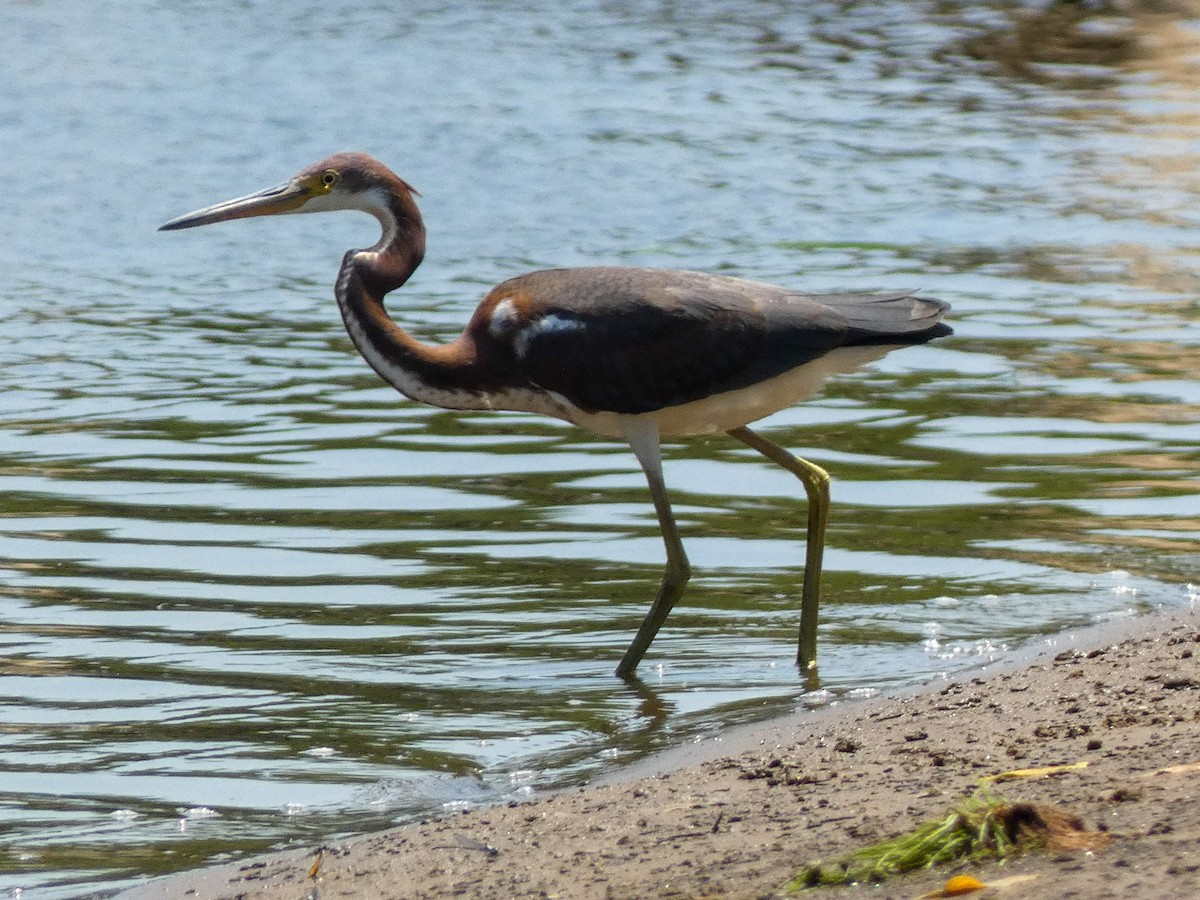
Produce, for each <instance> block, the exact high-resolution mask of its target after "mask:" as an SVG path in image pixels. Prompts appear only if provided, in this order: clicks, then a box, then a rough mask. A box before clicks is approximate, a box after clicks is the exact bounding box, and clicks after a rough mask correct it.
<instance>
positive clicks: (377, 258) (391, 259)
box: [336, 247, 491, 409]
mask: <svg viewBox="0 0 1200 900" xmlns="http://www.w3.org/2000/svg"><path fill="white" fill-rule="evenodd" d="M419 262H420V256H419V254H418V255H416V256H413V255H411V254H408V255H406V254H404V253H402V252H390V251H389V250H388V248H386V247H385V248H384V249H383V250H382V251H381V250H376V249H372V250H360V251H353V250H352V251H351V252H349V253H347V254H346V257H345V259H344V260H343V261H342V268H341V271H340V272H339V274H338V281H337V289H336V294H337V300H338V307H339V308H340V310H341V313H342V321H343V322H345V324H346V331H347V332H348V333H349V335H350V340H352V341H353V342H354V346H355V347H356V348H357V349H358V352H359V353H361V354H362V356H363V358H364V359H365V360H366V361H367V362H368V363H370V365H371V368H373V369H374V370H375V371H376V372H377V373H379V375H380V377H381V378H383V379H384V381H386V382H388V383H389V384H390V385H392V386H393V387H394V388H396V390H398V391H400V393H402V394H404V395H405V396H406V397H409V398H411V399H413V400H417V401H419V402H421V403H428V404H431V405H433V406H441V407H446V408H451V409H484V408H487V407H489V406H490V405H491V404H490V401H489V400H488V392H487V390H486V388H485V387H484V386H483V385H481V384H479V383H478V382H479V367H478V366H477V365H476V360H475V348H474V346H473V344H472V343H471V342H470V340H469V339H468V338H467V337H466V336H464V337H460V338H459V339H458V340H457V341H454V342H453V343H450V344H446V345H444V346H436V345H431V344H424V343H422V342H421V341H418V340H417V339H416V338H414V337H413V336H412V335H411V334H409V333H408V332H407V331H405V330H404V329H403V328H401V327H400V326H399V325H397V324H396V323H395V322H394V321H392V319H391V317H390V316H388V314H387V310H386V308H385V307H384V302H383V301H384V294H385V293H386V292H387V290H390V289H391V288H393V287H399V286H400V285H402V284H404V282H405V281H407V280H408V277H409V276H410V275H411V274H412V272H413V270H414V269H416V267H417V263H419Z"/></svg>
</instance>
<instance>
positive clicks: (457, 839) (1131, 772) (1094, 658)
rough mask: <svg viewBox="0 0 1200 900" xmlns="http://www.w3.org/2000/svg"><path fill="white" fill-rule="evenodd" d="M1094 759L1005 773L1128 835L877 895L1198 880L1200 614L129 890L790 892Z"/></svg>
mask: <svg viewBox="0 0 1200 900" xmlns="http://www.w3.org/2000/svg"><path fill="white" fill-rule="evenodd" d="M1081 761H1086V762H1087V766H1086V767H1085V768H1075V769H1071V770H1069V771H1065V772H1061V773H1060V774H1056V775H1052V776H1049V777H1043V778H1038V779H1024V778H1023V779H1019V780H1013V781H1008V782H1005V783H1003V784H1000V785H998V786H997V790H998V791H999V792H1000V793H1001V794H1002V795H1003V796H1004V797H1006V798H1008V799H1010V800H1013V801H1029V802H1037V803H1050V804H1054V805H1056V806H1058V807H1061V808H1063V809H1065V810H1068V811H1070V812H1072V813H1075V814H1077V815H1078V816H1080V817H1081V818H1082V819H1083V821H1084V824H1085V825H1086V826H1087V827H1088V828H1090V829H1099V830H1105V831H1108V832H1109V833H1110V834H1111V835H1112V836H1113V837H1114V840H1113V841H1112V842H1111V843H1110V844H1109V846H1108V847H1106V848H1104V849H1102V850H1097V851H1095V852H1092V851H1074V852H1069V853H1068V852H1058V853H1049V854H1040V855H1030V856H1026V857H1023V858H1021V859H1018V860H1016V861H1010V862H1008V863H1006V864H1004V865H1003V866H998V865H996V864H994V863H982V864H980V863H976V864H972V865H969V866H961V867H958V868H953V869H940V870H938V871H936V872H920V873H915V874H911V875H906V876H903V877H900V878H897V879H893V880H890V881H888V882H886V883H885V884H884V885H883V886H882V887H874V888H870V889H869V890H870V893H871V896H873V897H889V898H890V897H903V898H912V897H918V896H920V895H922V894H924V893H926V892H929V891H932V890H935V889H938V888H940V887H941V886H942V885H943V884H944V882H945V881H946V879H947V877H948V876H949V875H951V874H954V873H956V872H959V871H965V872H969V873H970V874H972V875H974V876H976V877H977V878H979V879H981V880H982V881H984V882H988V881H989V880H995V879H999V878H1007V877H1009V876H1013V875H1017V874H1028V875H1033V876H1037V877H1035V878H1033V879H1032V880H1029V881H1025V882H1023V883H1021V884H1020V885H1019V886H1013V887H1011V888H1007V889H1006V888H995V889H991V890H989V891H987V892H986V893H985V894H983V895H979V894H976V895H975V896H1012V897H1020V898H1022V900H1024V898H1032V900H1039V898H1046V900H1049V898H1056V900H1057V898H1070V897H1077V898H1087V900H1093V898H1103V897H1121V898H1129V897H1138V898H1167V897H1170V898H1178V897H1197V896H1200V614H1197V613H1196V612H1195V611H1177V612H1170V613H1163V614H1159V615H1155V616H1150V617H1144V618H1139V619H1135V620H1132V621H1128V622H1125V623H1123V624H1121V625H1118V626H1106V627H1104V628H1100V629H1091V630H1087V631H1081V632H1078V633H1076V634H1073V635H1065V636H1061V637H1058V638H1054V639H1052V640H1050V641H1047V642H1045V643H1044V644H1043V645H1042V646H1041V649H1040V650H1039V651H1038V652H1036V653H1034V654H1030V653H1026V654H1014V655H1012V656H1010V657H1008V658H1005V659H1002V660H1001V661H999V662H997V663H994V664H992V665H990V666H988V667H986V668H985V669H981V670H979V671H977V672H973V673H967V674H965V675H960V676H957V677H955V678H953V679H951V680H947V681H939V682H936V683H933V684H930V685H928V686H926V687H925V688H924V689H923V690H920V691H915V692H909V693H907V694H902V695H896V696H891V697H884V698H875V699H872V700H867V701H860V702H856V703H849V704H844V705H840V706H838V707H835V708H832V709H827V710H822V711H820V712H817V713H804V714H797V715H795V716H791V717H787V718H785V719H781V720H776V721H774V722H771V723H768V724H765V725H760V726H754V727H751V728H743V729H738V730H736V731H732V732H730V733H729V734H726V735H723V736H722V737H721V738H720V739H717V740H712V741H707V742H704V743H701V744H694V745H690V746H688V747H687V748H682V749H680V750H679V751H675V752H672V753H668V754H664V755H662V756H658V757H655V758H653V759H651V760H648V761H646V762H644V763H642V764H639V765H638V766H635V767H634V768H633V769H630V770H626V771H625V772H623V773H622V774H621V775H620V776H619V779H618V780H613V781H611V782H607V783H603V784H597V785H593V786H588V787H584V788H580V789H575V790H571V791H566V792H563V793H560V794H555V795H552V796H548V797H545V798H543V799H539V800H535V801H532V802H528V803H521V804H513V805H509V806H502V807H496V808H487V809H479V810H473V811H470V812H466V813H461V814H456V815H453V816H449V817H447V818H445V819H441V820H438V821H433V822H429V823H426V824H420V825H412V826H407V827H403V828H398V829H394V830H391V831H387V832H383V833H379V834H372V835H367V836H363V837H358V838H353V839H350V840H346V841H342V842H338V843H335V844H330V845H328V846H326V847H324V848H320V849H318V848H316V847H305V848H302V849H296V850H292V851H286V852H282V853H278V854H274V855H271V856H266V857H258V858H255V859H252V860H243V861H241V862H238V863H234V864H230V865H226V866H223V867H220V868H214V869H207V870H202V871H199V872H192V873H186V874H183V875H179V876H173V877H170V878H164V879H159V880H156V881H152V882H147V884H146V885H144V886H141V887H138V888H135V889H134V890H132V891H127V892H126V893H125V894H122V895H121V896H122V897H123V898H125V900H166V898H187V900H215V898H235V897H236V898H247V900H250V898H255V900H258V898H261V900H275V898H280V900H284V898H286V900H299V898H306V897H313V898H333V897H354V898H444V897H470V898H510V897H511V898H533V897H537V898H551V897H560V898H586V900H590V898H606V900H607V898H613V900H623V898H630V900H632V898H650V897H655V898H665V897H681V898H682V897H729V898H766V897H777V896H785V894H784V892H783V891H782V890H781V886H782V885H783V884H784V883H785V882H786V881H787V880H788V879H789V878H791V877H792V876H793V875H794V874H795V872H796V870H797V868H799V867H800V866H802V865H803V864H805V863H807V862H811V861H814V860H816V859H818V858H831V857H835V856H838V855H841V854H843V853H846V852H849V851H852V850H854V849H856V848H858V847H861V846H864V845H866V844H869V843H873V842H876V841H879V840H883V839H886V838H889V837H892V836H894V835H896V834H899V833H901V832H903V831H906V830H908V829H910V828H912V827H915V826H916V825H918V824H920V823H921V822H923V821H925V820H927V819H929V818H932V817H936V816H940V815H942V814H944V813H945V812H946V811H947V810H948V808H949V807H950V806H952V805H953V804H954V803H956V802H957V801H959V800H961V799H962V798H964V797H966V796H967V795H969V794H971V793H972V792H973V790H974V789H975V788H976V786H977V785H978V783H979V779H980V777H981V776H986V775H995V774H998V773H1001V772H1006V771H1010V770H1014V769H1028V768H1036V767H1044V766H1054V765H1063V764H1072V763H1079V762H1081ZM1189 764H1195V765H1190V766H1189ZM852 890H856V889H855V888H840V887H839V888H821V889H818V890H817V891H814V892H809V894H808V895H809V896H825V895H828V896H841V895H843V894H845V893H846V892H847V891H852ZM857 890H859V891H861V888H860V889H857Z"/></svg>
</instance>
